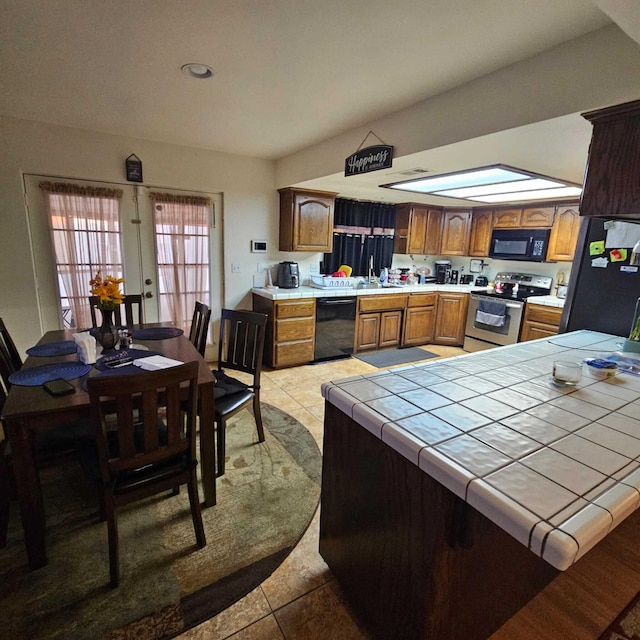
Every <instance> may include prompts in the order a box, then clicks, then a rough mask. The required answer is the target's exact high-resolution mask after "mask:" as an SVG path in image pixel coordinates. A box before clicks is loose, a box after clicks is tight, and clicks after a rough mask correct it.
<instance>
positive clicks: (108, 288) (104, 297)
mask: <svg viewBox="0 0 640 640" xmlns="http://www.w3.org/2000/svg"><path fill="white" fill-rule="evenodd" d="M123 282H124V279H123V278H114V277H113V276H105V277H104V278H103V277H102V273H101V272H100V271H98V273H96V277H95V278H92V279H91V280H90V281H89V284H90V285H91V293H92V294H93V295H94V296H98V309H104V310H106V311H113V310H114V309H116V307H117V306H118V305H119V304H122V301H123V300H124V298H125V296H124V295H123V294H122V291H120V285H121V284H122V283H123Z"/></svg>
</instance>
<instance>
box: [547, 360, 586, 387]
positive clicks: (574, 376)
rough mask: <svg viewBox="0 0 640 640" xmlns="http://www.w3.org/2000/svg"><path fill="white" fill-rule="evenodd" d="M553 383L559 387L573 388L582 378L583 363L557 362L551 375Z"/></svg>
mask: <svg viewBox="0 0 640 640" xmlns="http://www.w3.org/2000/svg"><path fill="white" fill-rule="evenodd" d="M551 376H552V378H553V383H554V384H557V385H559V386H562V387H564V386H573V385H576V384H578V382H580V379H581V378H582V363H580V362H572V361H570V360H556V361H555V362H554V363H553V370H552V373H551Z"/></svg>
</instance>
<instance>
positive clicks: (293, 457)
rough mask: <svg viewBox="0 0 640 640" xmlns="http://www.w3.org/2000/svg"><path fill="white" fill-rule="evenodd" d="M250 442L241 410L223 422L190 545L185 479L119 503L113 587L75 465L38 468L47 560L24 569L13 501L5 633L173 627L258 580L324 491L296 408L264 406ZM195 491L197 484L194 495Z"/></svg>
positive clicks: (165, 632)
mask: <svg viewBox="0 0 640 640" xmlns="http://www.w3.org/2000/svg"><path fill="white" fill-rule="evenodd" d="M262 410H263V421H264V427H265V436H266V440H265V442H264V443H260V444H257V436H256V429H255V422H254V420H253V416H252V414H251V413H249V411H248V410H245V411H242V412H241V413H239V414H238V415H237V416H236V418H235V419H232V420H231V421H229V423H228V426H227V455H228V461H227V463H226V473H225V475H224V476H223V477H222V478H218V479H217V504H216V505H215V506H214V507H210V508H208V509H203V512H202V517H203V521H204V526H205V532H206V537H207V545H206V547H204V548H203V549H198V547H197V546H196V541H195V534H194V531H193V525H192V521H191V513H190V510H189V500H188V495H187V491H186V488H183V489H182V490H181V492H180V494H179V495H177V496H171V495H169V494H164V495H163V494H161V495H159V496H156V497H154V498H150V499H149V500H147V501H144V502H139V503H137V504H133V505H130V507H129V508H126V509H122V510H121V511H120V512H119V513H120V515H119V541H120V576H121V577H120V587H119V588H118V589H111V588H109V586H108V583H109V559H108V544H107V529H106V523H104V522H99V521H98V518H97V511H96V501H95V496H94V495H93V492H92V491H91V490H90V489H89V488H88V487H87V485H86V483H85V481H84V480H83V477H82V471H81V470H80V468H79V466H77V465H75V464H69V465H67V466H66V467H65V468H64V469H63V468H61V467H56V468H50V469H46V470H44V471H43V472H42V486H43V494H44V503H45V508H46V516H47V544H48V560H49V562H48V564H47V565H46V566H45V567H43V568H42V569H39V570H37V571H29V570H28V568H27V566H26V556H25V551H24V544H23V539H22V527H21V524H20V518H19V513H18V508H17V505H15V503H14V504H12V513H11V524H10V530H9V542H8V545H7V547H6V548H5V549H3V550H0V611H2V634H0V635H2V636H3V637H6V638H15V639H16V640H17V639H18V638H38V639H54V638H55V639H57V638H60V639H62V638H65V639H67V638H74V640H82V639H86V640H89V639H91V640H94V639H96V638H110V639H118V640H121V639H122V640H124V639H127V640H128V639H133V638H145V639H146V640H157V639H160V638H171V637H174V636H175V635H177V634H179V633H181V632H182V631H184V630H186V629H188V628H190V627H192V626H195V625H196V624H198V623H200V622H201V621H203V620H206V619H208V618H210V617H212V616H214V615H216V614H217V613H219V612H220V611H222V610H223V609H225V608H226V607H228V606H230V605H231V604H233V603H234V602H236V601H237V600H239V599H240V598H241V597H243V596H244V595H246V594H247V593H248V592H249V591H251V590H252V589H254V588H255V587H256V586H257V585H259V584H260V583H261V582H262V581H264V580H265V578H267V577H268V576H269V575H270V574H271V573H272V572H273V571H274V570H275V569H276V568H277V567H278V565H279V564H280V563H281V562H282V561H283V560H284V559H285V558H286V557H287V555H288V554H289V553H290V552H291V551H292V549H293V547H294V546H295V545H296V543H297V542H298V541H299V540H300V538H301V537H302V535H303V533H304V532H305V530H306V529H307V527H308V526H309V523H310V522H311V519H312V517H313V514H314V512H315V510H316V508H317V505H318V501H319V496H320V475H321V466H322V464H321V455H320V451H319V449H318V447H317V445H316V443H315V440H314V439H313V436H312V435H311V434H310V433H309V432H308V431H307V430H306V429H305V428H304V426H303V425H302V424H300V423H299V422H298V421H297V420H295V419H294V418H293V417H291V416H289V415H288V414H286V413H284V412H282V411H280V410H279V409H276V408H275V407H272V406H270V405H267V404H263V405H262ZM200 495H201V496H202V492H201V494H200Z"/></svg>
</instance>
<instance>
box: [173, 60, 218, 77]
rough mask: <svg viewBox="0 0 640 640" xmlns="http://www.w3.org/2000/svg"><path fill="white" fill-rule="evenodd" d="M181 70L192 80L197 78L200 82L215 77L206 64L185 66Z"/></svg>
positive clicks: (191, 63) (192, 63)
mask: <svg viewBox="0 0 640 640" xmlns="http://www.w3.org/2000/svg"><path fill="white" fill-rule="evenodd" d="M180 70H181V71H182V72H183V73H186V74H187V75H188V76H189V77H190V78H197V79H198V80H206V79H207V78H211V77H213V69H211V67H208V66H207V65H206V64H200V63H198V62H190V63H189V64H183V65H182V66H181V67H180Z"/></svg>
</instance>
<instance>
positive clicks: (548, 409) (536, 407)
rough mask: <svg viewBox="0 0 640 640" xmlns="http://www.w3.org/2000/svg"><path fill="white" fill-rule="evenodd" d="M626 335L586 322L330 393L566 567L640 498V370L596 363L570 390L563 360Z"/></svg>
mask: <svg viewBox="0 0 640 640" xmlns="http://www.w3.org/2000/svg"><path fill="white" fill-rule="evenodd" d="M318 291H319V290H318ZM391 291H397V290H391ZM322 294H324V292H322ZM621 342H622V338H619V337H616V336H610V335H607V334H602V333H595V332H591V331H577V332H573V333H568V334H563V335H559V336H555V337H553V338H550V339H540V340H534V341H530V342H524V343H520V344H516V345H510V346H507V347H500V348H497V349H493V350H490V351H482V352H478V353H471V354H465V355H462V356H458V357H455V358H449V359H447V360H440V361H434V362H427V363H422V364H416V365H413V366H409V367H403V368H399V369H393V370H389V371H381V372H376V373H374V374H370V375H367V376H358V377H356V378H349V379H346V380H340V381H337V382H329V383H325V384H323V385H322V394H323V396H324V397H325V398H326V399H327V400H328V402H329V403H331V404H333V405H335V406H336V407H337V408H339V409H340V410H341V411H342V412H344V413H345V414H346V415H347V416H349V417H350V418H352V419H353V420H354V421H355V422H356V423H357V424H359V425H360V426H362V427H363V428H364V429H366V430H367V431H369V432H370V433H372V434H374V435H375V436H376V437H377V438H379V439H380V440H382V441H383V442H384V443H386V444H387V445H388V446H389V447H391V448H392V449H394V450H396V451H397V452H399V453H400V454H401V455H402V456H404V457H405V458H406V459H407V460H409V461H411V462H412V463H413V464H414V465H416V466H417V467H419V468H420V469H421V470H423V471H424V472H425V473H426V474H428V475H429V476H431V477H432V478H434V479H435V480H437V481H438V482H439V483H441V484H442V485H444V486H445V487H446V488H447V489H449V490H450V491H451V492H453V493H454V494H455V495H457V496H458V497H460V498H461V499H463V500H464V501H466V502H467V503H468V504H470V505H471V506H473V507H474V508H475V509H476V510H477V511H479V512H480V513H481V514H483V515H484V516H486V517H487V518H488V519H489V520H491V521H492V522H494V523H495V524H497V525H498V526H499V527H501V528H502V529H504V530H505V531H507V532H508V533H509V534H511V535H512V536H513V537H514V538H515V539H516V540H518V541H519V542H521V543H522V544H523V545H525V546H526V547H528V548H529V549H530V550H531V551H532V552H533V553H535V554H536V555H538V556H540V557H542V558H543V559H544V560H546V561H547V562H548V563H550V564H551V565H552V566H553V567H555V568H557V569H560V570H565V569H567V568H568V567H569V566H571V565H572V564H573V563H574V562H576V560H578V559H579V558H580V557H582V556H583V555H584V554H585V553H587V552H588V551H589V550H590V549H591V548H592V547H593V546H594V545H595V544H596V543H597V542H599V541H600V540H602V539H603V538H604V537H605V536H606V535H607V534H608V533H609V532H610V531H611V530H612V529H613V528H615V527H616V526H617V525H618V524H619V523H620V522H622V520H624V519H625V518H626V517H627V516H628V515H629V514H631V513H632V512H633V511H634V510H636V509H637V508H638V506H640V377H636V376H633V375H630V374H626V373H620V374H619V375H618V376H616V377H615V378H612V379H610V380H607V381H599V380H596V379H594V378H591V377H589V376H588V374H587V372H586V367H584V368H583V369H584V371H583V377H582V380H581V382H580V383H579V385H578V386H576V387H565V388H559V387H556V386H554V385H553V384H552V383H551V379H550V372H551V368H552V363H553V361H554V360H556V359H570V360H579V361H580V360H583V359H584V358H586V357H594V356H597V355H601V354H603V353H610V352H613V351H616V350H618V349H619V348H620V344H621Z"/></svg>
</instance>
